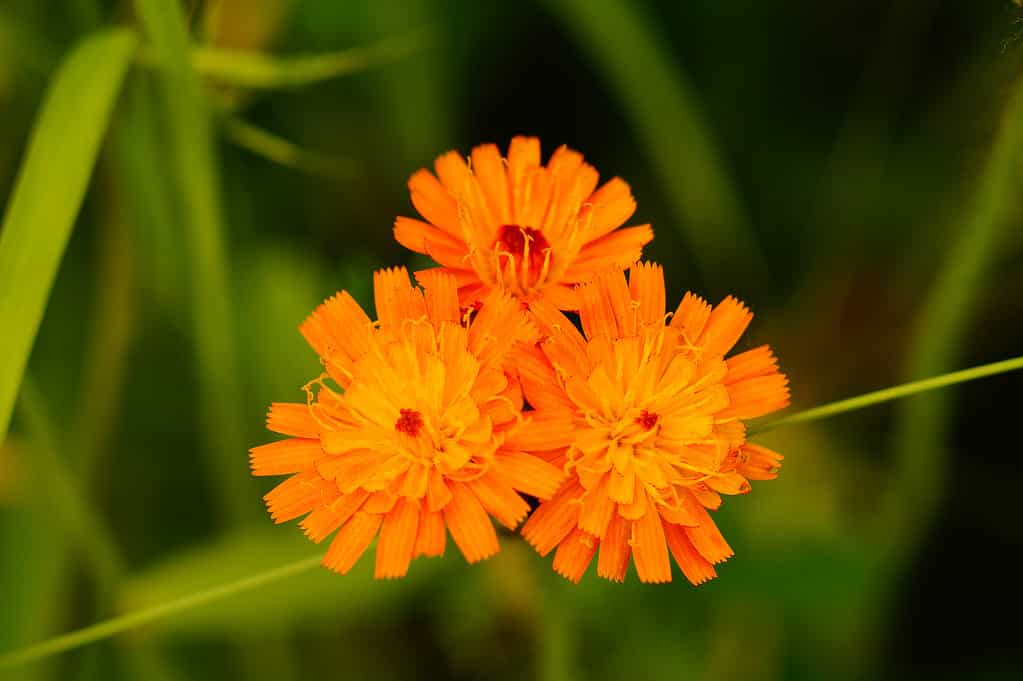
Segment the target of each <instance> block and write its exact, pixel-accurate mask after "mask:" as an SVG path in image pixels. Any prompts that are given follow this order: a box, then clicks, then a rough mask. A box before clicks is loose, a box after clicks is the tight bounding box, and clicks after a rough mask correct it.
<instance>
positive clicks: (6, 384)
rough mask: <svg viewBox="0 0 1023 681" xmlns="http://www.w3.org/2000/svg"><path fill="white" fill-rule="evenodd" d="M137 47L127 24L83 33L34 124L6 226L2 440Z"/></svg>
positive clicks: (1, 268) (0, 290) (0, 301)
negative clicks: (93, 32)
mask: <svg viewBox="0 0 1023 681" xmlns="http://www.w3.org/2000/svg"><path fill="white" fill-rule="evenodd" d="M135 48H136V37H135V34H134V33H132V32H131V31H129V30H127V29H116V30H112V31H106V32H104V33H100V34H97V35H94V36H91V37H88V38H86V39H85V40H83V41H82V42H81V43H80V44H79V45H78V46H77V47H76V48H75V49H74V50H73V51H72V52H71V54H70V55H69V56H68V57H67V59H66V60H65V61H64V63H63V64H62V65H61V67H60V69H59V71H58V73H57V75H56V77H55V78H54V81H53V83H52V85H51V86H50V88H49V91H48V93H47V96H46V100H45V102H44V103H43V107H42V112H41V114H40V116H39V119H38V121H37V122H36V125H35V126H34V128H33V130H32V135H31V138H30V140H29V144H28V151H27V153H26V156H25V161H24V162H23V164H22V166H21V169H20V171H19V173H18V179H17V181H16V183H15V187H14V191H13V193H12V196H11V199H10V201H9V203H8V204H7V212H6V214H5V216H4V220H3V226H2V227H0V319H3V320H4V332H3V333H2V334H0V358H2V359H0V440H3V439H4V437H5V435H6V433H7V428H8V427H9V425H10V417H11V409H12V408H13V406H14V400H15V397H16V396H17V392H18V385H19V384H20V382H21V376H22V374H23V373H24V370H25V365H26V363H27V362H28V356H29V353H30V351H31V349H32V343H33V341H34V339H35V336H36V333H37V332H38V330H39V323H40V322H41V321H42V317H43V312H44V310H45V308H46V301H47V299H48V298H49V294H50V288H51V287H52V286H53V280H54V277H55V276H56V273H57V267H58V266H59V265H60V260H61V258H62V257H63V254H64V248H65V246H66V245H67V240H68V237H69V236H70V234H71V228H72V227H73V226H74V222H75V218H76V217H77V215H78V209H79V207H80V206H81V204H82V199H83V198H84V196H85V190H86V188H87V187H88V184H89V177H90V175H91V174H92V168H93V166H94V164H95V161H96V155H97V153H98V151H99V146H100V141H101V140H102V138H103V134H104V132H105V130H106V128H107V123H108V121H109V120H110V114H111V111H112V110H113V107H114V102H115V101H116V100H117V94H118V92H119V91H120V89H121V83H122V81H123V80H124V75H125V73H127V70H128V66H129V65H130V64H131V61H132V57H133V55H134V53H135Z"/></svg>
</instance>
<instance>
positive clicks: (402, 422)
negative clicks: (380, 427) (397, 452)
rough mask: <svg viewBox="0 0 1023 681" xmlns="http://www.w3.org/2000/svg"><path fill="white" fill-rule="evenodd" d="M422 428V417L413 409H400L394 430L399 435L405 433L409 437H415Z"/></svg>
mask: <svg viewBox="0 0 1023 681" xmlns="http://www.w3.org/2000/svg"><path fill="white" fill-rule="evenodd" d="M422 427H423V415H422V414H420V413H419V412H418V411H416V410H415V409H402V410H401V411H400V412H399V416H398V420H397V421H396V422H395V424H394V429H395V430H396V431H398V432H399V433H405V434H406V435H408V436H409V437H416V436H417V435H419V431H420V430H421V429H422Z"/></svg>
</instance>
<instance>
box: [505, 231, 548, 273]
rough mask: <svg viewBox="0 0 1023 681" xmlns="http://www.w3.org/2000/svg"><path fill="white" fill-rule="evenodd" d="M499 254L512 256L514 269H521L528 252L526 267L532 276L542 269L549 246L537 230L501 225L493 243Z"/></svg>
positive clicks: (541, 233)
mask: <svg viewBox="0 0 1023 681" xmlns="http://www.w3.org/2000/svg"><path fill="white" fill-rule="evenodd" d="M494 246H495V247H497V249H498V251H499V252H501V253H507V254H509V255H511V256H512V258H513V259H514V263H515V269H516V270H518V269H519V268H521V267H522V260H523V258H524V257H526V251H527V250H528V251H529V255H528V261H527V267H528V268H529V271H530V273H532V274H533V275H534V276H536V275H538V274H539V273H540V271H541V270H542V269H543V261H544V260H545V259H546V257H547V251H549V250H550V248H551V245H550V243H548V241H547V238H546V237H545V236H544V235H543V232H541V231H540V230H539V229H533V228H532V227H520V226H519V225H501V228H500V229H499V230H497V240H496V241H495V242H494Z"/></svg>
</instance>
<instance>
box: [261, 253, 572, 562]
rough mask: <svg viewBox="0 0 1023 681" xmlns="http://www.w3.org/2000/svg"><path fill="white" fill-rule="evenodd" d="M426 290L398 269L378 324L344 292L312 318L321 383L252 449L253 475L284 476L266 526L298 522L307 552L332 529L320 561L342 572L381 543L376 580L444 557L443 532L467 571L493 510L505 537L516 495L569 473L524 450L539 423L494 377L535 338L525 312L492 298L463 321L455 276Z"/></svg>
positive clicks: (516, 515) (510, 383) (547, 489)
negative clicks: (274, 437)
mask: <svg viewBox="0 0 1023 681" xmlns="http://www.w3.org/2000/svg"><path fill="white" fill-rule="evenodd" d="M424 284H425V289H426V291H425V295H424V292H423V291H421V290H420V289H418V288H415V287H413V286H412V285H411V283H410V282H409V277H408V273H407V272H406V271H405V270H404V269H391V270H382V271H379V272H377V273H376V274H375V275H374V278H373V285H374V292H375V298H376V308H377V314H378V316H379V322H373V321H371V320H370V318H369V317H368V316H366V314H365V313H364V312H363V311H362V309H361V308H360V307H359V305H358V304H357V303H356V302H355V300H353V299H352V297H351V296H350V295H349V294H348V293H346V292H343V291H342V292H341V293H339V294H337V295H336V296H334V297H333V298H330V299H329V300H327V301H326V302H325V303H323V304H322V305H321V306H320V307H319V308H317V310H316V311H315V312H313V314H312V315H311V316H310V317H309V318H308V319H307V320H306V321H305V322H304V323H303V324H302V325H301V327H300V330H301V332H302V334H303V335H304V336H305V338H306V340H307V341H309V344H310V345H312V347H313V349H315V350H316V352H317V353H319V355H320V357H321V358H322V360H323V364H324V367H325V369H326V374H325V375H324V376H322V377H321V378H320V379H317V380H316V381H313V383H311V384H310V385H316V386H318V389H317V390H315V391H314V390H313V389H312V388H310V387H307V392H308V401H307V403H306V404H281V403H278V404H274V405H272V406H271V408H270V413H269V416H268V418H267V426H268V427H269V429H270V430H272V431H275V432H277V433H281V434H284V435H288V436H290V437H289V439H287V440H281V441H279V442H274V443H271V444H268V445H263V446H261V447H255V448H253V449H252V450H251V465H252V471H253V473H254V474H255V475H290V476H291V477H289V478H288V479H287V480H286V481H284V482H283V483H281V484H280V485H278V486H277V487H275V488H274V489H273V490H272V491H271V492H270V493H269V494H267V495H266V497H265V499H266V503H267V507H268V509H269V510H270V513H271V515H272V516H273V518H274V520H275V521H277V522H278V523H281V522H285V521H288V520H291V519H294V518H297V517H299V516H302V515H305V518H304V519H303V520H302V522H301V525H302V527H303V529H304V530H305V532H306V534H307V535H308V536H309V538H310V539H312V540H313V541H315V542H320V541H322V540H323V539H325V538H326V537H327V536H329V535H330V534H331V533H333V532H335V531H337V535H336V536H335V538H334V540H333V542H332V543H331V545H330V548H329V549H328V550H327V554H326V557H325V558H324V565H325V566H327V567H329V568H330V569H332V570H335V571H337V572H340V573H342V574H343V573H345V572H348V570H350V569H351V568H352V566H353V565H354V564H355V562H356V561H357V560H358V558H359V557H360V556H361V555H362V554H363V553H364V552H365V551H366V549H367V548H368V547H369V545H370V543H371V542H372V541H373V539H374V537H376V536H378V535H379V541H378V543H377V551H376V572H375V574H376V576H377V577H401V576H403V575H405V573H406V572H407V571H408V567H409V562H410V561H411V560H412V558H414V557H416V556H421V555H425V556H438V555H441V554H443V553H444V546H445V537H446V534H445V528H446V529H447V531H450V532H451V536H452V538H453V539H454V540H455V544H456V545H457V546H458V548H459V549H460V550H461V552H462V554H463V555H464V556H465V558H466V560H467V561H469V562H470V563H473V562H476V561H478V560H481V559H483V558H487V557H489V556H491V555H493V554H494V553H496V552H497V551H498V544H497V534H496V533H495V531H494V526H493V524H492V523H491V521H490V518H489V517H488V514H489V515H492V516H494V517H495V518H496V519H497V520H499V521H500V522H501V523H503V524H504V525H506V526H507V527H509V528H511V529H514V528H515V527H516V525H518V523H519V522H520V521H521V520H522V519H523V518H524V517H525V516H526V513H527V512H528V511H529V506H528V504H527V503H526V502H525V501H524V500H523V499H522V497H520V496H519V494H518V493H519V492H522V493H525V494H529V495H533V496H536V497H540V498H549V497H550V495H551V494H552V493H553V492H554V491H555V490H556V489H557V487H558V484H559V483H560V482H561V480H562V478H563V477H564V474H563V473H562V471H560V470H559V469H557V468H555V467H554V466H552V465H550V464H549V463H547V462H545V461H543V460H541V459H539V458H536V457H534V456H532V455H529V454H526V453H524V452H523V449H526V448H529V447H531V446H532V445H533V443H534V442H535V436H534V435H533V434H534V432H535V431H536V429H537V427H538V426H537V425H534V423H533V421H532V419H531V417H528V416H527V417H525V418H524V417H523V416H522V414H521V411H522V393H521V390H520V388H519V385H518V382H517V381H516V380H515V379H514V378H513V377H509V376H508V374H506V372H505V371H504V370H503V369H502V363H503V362H504V361H505V359H506V356H507V355H508V353H509V351H510V350H511V348H512V347H513V346H514V344H515V343H517V342H520V341H523V340H529V339H531V338H535V333H536V330H535V328H534V326H533V324H532V322H531V321H530V320H529V318H528V315H527V314H526V313H525V312H524V311H523V310H522V309H521V306H520V305H519V303H518V302H517V301H515V300H514V299H513V298H511V297H509V296H506V295H503V294H501V293H500V292H497V293H495V294H494V295H492V296H490V297H489V298H488V299H487V300H486V302H485V304H484V306H483V308H482V310H480V311H479V312H478V313H477V314H475V315H474V316H473V317H471V319H470V318H469V317H465V318H463V317H462V315H461V312H460V310H459V304H458V296H457V291H456V288H455V282H454V280H453V279H452V278H451V277H449V276H447V275H443V274H439V275H434V276H429V277H425V281H424ZM328 379H329V380H332V381H333V383H334V384H336V386H337V387H338V388H337V389H335V388H332V387H330V385H328V383H327V380H328ZM306 514H308V515H306Z"/></svg>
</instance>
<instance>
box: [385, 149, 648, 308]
mask: <svg viewBox="0 0 1023 681" xmlns="http://www.w3.org/2000/svg"><path fill="white" fill-rule="evenodd" d="M434 167H435V168H436V170H437V175H436V176H434V175H433V174H432V173H431V172H430V171H429V170H426V169H421V170H419V171H418V172H416V173H415V174H414V175H413V176H412V177H411V178H410V179H409V183H408V185H409V190H410V191H411V193H412V203H413V204H415V207H416V210H418V211H419V213H420V215H422V216H423V217H424V218H426V220H427V221H426V222H423V221H420V220H413V219H411V218H404V217H399V218H398V219H397V220H396V221H395V223H394V236H395V238H396V239H397V240H398V242H399V243H401V244H402V245H404V246H405V247H407V248H409V249H411V250H413V251H415V252H417V253H424V254H426V255H428V256H430V257H431V258H433V259H434V260H436V261H437V262H438V263H440V264H441V265H443V267H441V268H439V269H440V270H442V271H444V272H447V273H449V274H451V275H453V276H454V277H455V279H456V281H457V282H458V285H459V298H460V300H461V302H462V305H463V306H468V305H470V304H472V303H474V302H477V301H480V300H482V299H483V298H485V297H486V296H487V294H488V293H489V292H490V291H492V290H494V289H499V290H502V291H507V292H508V293H510V294H511V295H513V296H515V297H517V298H519V299H521V300H524V301H532V300H539V299H543V300H547V301H548V302H550V303H551V304H553V305H554V306H556V307H557V308H558V309H561V310H575V309H577V308H578V304H577V301H576V296H575V293H574V291H573V290H572V284H575V283H578V282H581V281H585V280H587V279H589V278H590V277H592V276H593V275H594V274H597V273H598V272H601V271H603V270H605V269H607V268H609V267H627V266H628V265H629V264H630V263H633V262H635V261H636V260H637V259H638V258H639V256H640V253H641V251H642V249H643V246H644V245H645V244H647V243H648V242H649V241H650V240H651V239H652V238H653V231H652V230H651V229H650V226H649V225H642V226H639V227H629V228H626V229H618V227H621V225H622V224H623V223H624V222H625V221H626V220H628V219H629V217H631V216H632V213H633V212H634V211H635V210H636V202H635V201H634V200H633V198H632V193H631V192H630V191H629V185H627V184H626V183H625V182H623V181H622V180H621V179H619V178H617V177H616V178H613V179H611V180H610V181H608V182H607V183H606V184H604V185H603V186H602V187H600V189H597V179H598V175H597V171H596V170H594V169H593V167H592V166H590V165H588V164H587V163H584V162H583V157H582V154H580V153H578V152H576V151H572V150H571V149H569V148H568V147H564V146H563V147H560V148H558V149H557V151H555V152H554V154H553V155H552V156H551V158H550V160H549V161H548V162H547V165H546V166H544V165H543V164H541V162H540V140H538V139H536V138H534V137H515V138H513V139H512V141H511V145H510V147H509V148H508V158H507V159H505V158H502V157H501V152H500V151H498V148H497V146H496V145H493V144H484V145H481V146H478V147H476V148H475V149H473V150H472V155H471V156H470V157H469V159H468V162H466V159H465V158H463V157H461V156H459V155H458V154H457V153H456V152H454V151H449V152H448V153H446V154H444V155H443V156H441V157H439V158H438V159H437V161H436V162H435V163H434ZM438 178H440V179H439V180H438ZM428 271H429V270H428Z"/></svg>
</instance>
